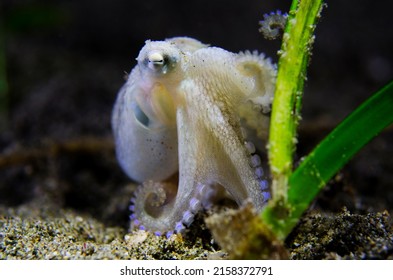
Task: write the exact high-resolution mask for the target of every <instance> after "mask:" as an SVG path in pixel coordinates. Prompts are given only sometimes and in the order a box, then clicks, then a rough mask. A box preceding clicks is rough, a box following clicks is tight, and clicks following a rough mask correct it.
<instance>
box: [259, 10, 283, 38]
mask: <svg viewBox="0 0 393 280" xmlns="http://www.w3.org/2000/svg"><path fill="white" fill-rule="evenodd" d="M287 18H288V14H287V13H284V14H283V13H282V12H281V11H280V10H277V11H276V12H271V13H270V14H264V15H263V20H261V21H260V22H259V24H260V25H261V28H259V32H261V33H262V34H263V36H264V37H265V38H266V39H269V40H273V39H276V38H277V37H278V36H279V35H280V33H281V31H283V30H284V28H285V24H286V22H287Z"/></svg>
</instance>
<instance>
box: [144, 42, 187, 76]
mask: <svg viewBox="0 0 393 280" xmlns="http://www.w3.org/2000/svg"><path fill="white" fill-rule="evenodd" d="M137 61H138V65H139V68H140V69H141V71H142V74H148V75H153V76H154V77H160V76H167V75H170V74H174V73H176V72H178V70H179V68H180V67H179V65H180V63H181V52H180V50H179V48H178V47H177V46H176V44H174V43H171V42H165V41H164V42H163V41H150V40H148V41H146V44H145V46H144V47H143V48H142V50H141V51H140V53H139V56H138V58H137Z"/></svg>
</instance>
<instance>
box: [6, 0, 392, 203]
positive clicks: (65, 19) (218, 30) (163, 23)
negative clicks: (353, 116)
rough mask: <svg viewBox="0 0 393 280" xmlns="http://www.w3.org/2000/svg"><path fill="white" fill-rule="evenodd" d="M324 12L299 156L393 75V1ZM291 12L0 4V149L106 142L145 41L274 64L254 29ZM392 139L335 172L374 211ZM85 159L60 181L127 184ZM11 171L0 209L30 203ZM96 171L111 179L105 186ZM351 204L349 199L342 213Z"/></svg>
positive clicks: (247, 6) (271, 49) (188, 4)
mask: <svg viewBox="0 0 393 280" xmlns="http://www.w3.org/2000/svg"><path fill="white" fill-rule="evenodd" d="M327 4H328V7H327V8H325V9H324V11H323V13H322V19H321V21H320V22H319V24H318V26H317V29H316V41H315V45H314V48H313V55H312V59H311V64H310V68H309V75H308V80H307V83H306V89H305V97H304V103H303V121H302V127H301V130H300V144H299V148H298V153H297V156H298V157H300V156H302V155H304V154H305V153H306V152H307V151H309V150H310V149H311V148H312V147H313V146H314V145H315V144H316V143H317V142H318V141H319V140H320V139H322V137H323V136H324V135H326V133H327V132H328V131H329V130H330V129H331V128H333V127H334V126H335V125H336V124H337V123H338V122H339V121H340V120H342V118H343V117H345V116H346V115H347V114H348V113H349V112H350V111H352V110H353V109H354V108H355V107H356V106H357V105H359V104H360V103H361V102H362V101H363V100H365V99H366V98H367V97H368V96H370V95H371V94H372V93H373V92H374V91H376V90H377V89H379V88H380V87H381V86H383V85H385V84H386V83H387V82H388V81H390V80H391V79H392V77H393V51H392V50H393V32H392V26H393V17H392V15H391V14H392V11H393V1H371V0H365V1H364V0H363V1H356V0H351V1H339V0H332V1H327ZM289 5H290V1H288V0H287V1H273V0H271V1H266V0H265V1H263V0H243V1H227V0H226V1H224V0H218V1H212V0H199V1H154V0H144V1H130V0H118V1H104V0H98V1H87V0H80V1H76V0H75V1H66V0H64V1H60V0H58V1H49V0H48V1H44V0H40V1H39V0H36V1H34V0H19V1H18V0H15V1H11V0H2V1H1V3H0V12H1V14H0V21H1V24H2V27H3V29H2V30H3V32H2V35H3V36H2V37H3V39H4V40H3V42H2V43H4V44H3V48H2V49H1V50H0V51H1V52H3V53H4V55H5V58H6V75H7V76H6V77H7V82H8V101H9V102H8V105H7V107H6V108H7V112H6V113H4V112H3V118H4V119H5V120H6V121H5V127H4V128H3V130H2V133H1V135H0V148H1V149H2V150H3V153H6V152H7V151H9V150H13V149H16V148H18V147H35V146H37V145H43V143H45V141H47V140H48V139H50V140H51V141H64V140H67V139H75V138H78V137H81V136H94V137H110V135H111V131H110V114H111V110H112V106H113V103H114V100H115V97H116V94H117V91H118V89H119V88H120V86H121V85H122V83H123V82H124V80H123V76H124V72H128V71H130V69H131V68H132V67H133V66H134V64H135V58H136V56H137V55H138V52H139V50H140V48H141V47H142V46H143V44H144V41H145V40H147V39H152V40H161V39H164V38H169V37H172V36H190V37H194V38H197V39H199V40H201V41H202V42H204V43H209V44H211V45H212V46H219V47H222V48H225V49H227V50H230V51H233V52H238V51H241V50H247V49H248V50H254V49H257V50H259V51H261V52H265V53H266V54H267V55H268V56H271V57H272V58H273V60H274V61H277V57H276V52H277V50H278V49H279V46H280V42H279V40H276V41H268V40H265V39H264V38H263V37H262V35H261V34H260V33H259V32H258V28H259V26H258V21H259V20H261V19H263V14H264V13H269V12H271V11H275V10H277V9H280V10H282V11H287V10H288V9H289ZM392 109H393V108H392ZM392 139H393V136H392V131H391V129H390V130H389V131H387V132H384V133H383V135H381V136H380V137H378V138H377V139H375V140H374V141H373V142H372V143H371V144H370V145H369V146H368V147H367V148H366V149H364V151H362V152H361V153H360V154H359V155H358V156H356V158H355V159H354V160H353V161H352V162H351V164H350V165H349V166H348V167H347V168H346V169H345V170H344V171H343V172H344V173H345V178H347V179H346V180H347V181H348V182H349V183H347V184H346V188H348V186H350V187H351V186H353V185H354V186H355V188H354V189H355V190H356V191H354V192H356V193H358V192H361V193H362V194H364V196H365V197H370V199H371V198H372V199H374V198H381V197H382V200H383V201H382V202H381V201H379V200H372V201H371V202H367V201H368V200H367V198H364V199H363V200H362V201H366V202H367V203H368V204H367V205H368V207H371V208H373V209H380V208H384V207H385V208H386V207H388V205H392V204H393V194H392V193H393V192H392V191H390V192H389V190H391V186H392V182H393V179H392V176H393V175H392V173H393V166H392V165H393V164H392V160H391V158H392V157H393V152H392V147H391V143H392ZM15 147H16V148H15ZM89 160H91V159H87V160H86V159H85V161H83V158H82V159H81V158H77V159H73V161H67V163H61V164H59V166H60V167H59V168H58V170H57V171H56V174H57V175H56V176H57V177H56V178H60V179H61V180H62V181H61V184H63V185H64V184H68V185H78V184H80V185H83V184H86V185H88V183H86V182H89V180H90V179H81V178H79V177H77V178H76V179H75V178H74V177H75V176H76V175H75V174H79V173H80V169H86V170H87V171H86V172H87V173H88V172H90V176H92V177H97V176H98V174H99V176H98V177H99V178H98V179H97V178H93V179H91V180H94V182H95V183H96V185H97V186H102V185H103V183H102V181H104V182H105V183H107V184H108V185H110V184H120V183H119V182H126V181H127V179H126V178H125V177H124V175H122V173H121V172H120V171H119V170H118V167H117V166H116V165H115V164H113V165H111V166H110V167H108V166H106V165H105V166H99V167H97V166H93V167H91V166H90V167H89V168H87V167H86V166H88V165H89V164H90V165H91V163H90V161H89ZM112 163H113V162H111V164H112ZM95 164H97V163H95ZM13 168H14V167H13ZM67 168H68V169H67ZM97 168H98V171H97ZM100 168H101V169H100ZM64 169H65V170H66V171H64ZM93 169H94V170H93ZM113 169H115V170H113ZM35 170H37V169H35ZM38 170H41V169H39V168H38ZM59 170H60V171H59ZM11 171H12V172H11ZM11 171H10V170H9V169H6V170H5V171H4V172H2V173H0V176H2V178H3V183H2V184H1V185H0V191H2V193H3V194H2V198H0V203H4V204H10V205H11V204H17V203H22V202H23V201H25V200H26V199H27V198H26V197H27V196H26V195H24V196H23V199H16V200H15V199H11V198H10V197H11V196H20V195H21V194H22V193H28V194H31V191H27V189H29V188H30V187H31V186H30V185H29V184H30V183H28V182H30V181H32V180H35V179H34V178H35V177H36V176H38V175H37V174H40V173H39V172H38V171H37V172H36V173H34V172H33V173H31V172H30V173H29V172H27V171H26V168H25V167H24V169H23V168H20V169H12V170H11ZM51 172H52V171H51ZM49 173H50V172H49ZM59 174H60V175H59ZM103 174H111V175H110V176H109V175H108V176H107V178H101V177H105V175H103ZM113 174H115V175H113ZM52 175H53V174H52ZM84 176H87V175H84ZM82 177H83V176H82ZM119 177H121V179H118V178H119ZM83 178H84V177H83ZM83 180H87V181H86V182H85V181H83ZM11 182H12V183H11ZM84 182H85V183H84ZM26 184H27V185H28V186H26ZM89 184H90V183H89ZM10 185H12V188H11V187H10ZM21 185H23V187H21ZM93 185H94V184H93ZM16 186H18V187H16ZM89 186H90V185H89ZM108 188H109V187H108ZM70 189H71V191H70ZM79 189H80V188H78V190H79ZM346 190H347V189H344V192H346ZM341 191H342V190H341ZM66 192H68V193H70V192H71V193H72V195H73V196H74V197H73V198H74V200H75V197H78V196H77V195H76V194H75V193H76V192H77V191H76V189H75V187H68V188H67V191H66ZM97 192H98V193H99V191H97ZM349 192H351V191H349ZM352 192H353V190H352ZM84 195H85V193H84ZM68 196H69V197H71V196H70V195H68ZM102 196H104V195H102ZM79 199H80V200H82V202H79V203H80V205H82V204H83V203H85V205H86V201H85V200H86V199H87V198H81V197H79ZM83 199H85V200H83ZM66 201H67V199H66ZM356 201H357V200H356V199H352V198H351V199H349V198H346V200H345V201H344V202H343V203H342V204H340V205H339V206H343V205H348V204H350V205H352V204H353V205H355V204H356ZM351 203H352V204H351ZM66 204H67V203H66ZM70 205H71V206H75V205H78V203H75V202H72V203H71V202H69V203H68V206H70ZM80 205H79V206H80ZM75 207H76V206H75ZM354 208H356V207H355V206H354Z"/></svg>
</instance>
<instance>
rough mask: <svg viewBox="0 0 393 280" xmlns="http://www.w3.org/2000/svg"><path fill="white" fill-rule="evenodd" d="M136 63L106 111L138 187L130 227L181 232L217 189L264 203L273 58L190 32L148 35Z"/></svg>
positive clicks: (258, 204)
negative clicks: (192, 35)
mask: <svg viewBox="0 0 393 280" xmlns="http://www.w3.org/2000/svg"><path fill="white" fill-rule="evenodd" d="M136 60H137V65H136V66H135V67H134V68H133V69H132V71H131V73H130V74H129V75H128V79H127V81H126V83H125V84H124V85H123V87H122V88H121V89H120V91H119V93H118V96H117V99H116V102H115V105H114V109H113V115H112V128H113V133H114V140H115V147H116V148H115V150H116V156H117V159H118V162H119V164H120V166H121V168H122V169H123V171H124V172H125V173H126V174H127V175H128V176H129V177H130V178H131V179H132V180H134V181H136V182H139V183H140V184H141V185H140V186H139V187H138V189H137V190H136V191H135V193H134V196H133V197H132V198H131V205H130V210H131V212H132V213H131V215H130V219H131V228H139V229H143V230H148V231H150V232H153V233H155V234H156V235H166V236H170V235H172V234H173V233H182V232H184V230H185V229H186V228H187V227H188V226H189V225H190V224H191V223H192V222H193V219H194V216H195V214H196V213H197V212H198V211H201V210H202V209H203V208H204V207H209V206H210V205H211V204H212V202H213V197H214V196H215V195H217V194H218V193H225V194H226V195H227V196H230V197H231V198H232V199H233V200H234V201H235V202H236V203H237V204H238V205H242V204H244V203H245V202H251V203H252V204H253V206H254V207H255V208H256V209H257V210H261V209H262V208H263V207H264V205H265V204H266V202H267V200H268V199H269V196H270V194H269V190H268V182H267V181H268V177H267V175H266V174H265V173H264V168H262V163H261V158H260V156H259V154H258V153H259V152H260V151H262V150H263V148H264V145H265V141H266V135H267V132H268V126H269V116H268V113H269V111H270V107H271V103H272V99H273V93H274V88H275V79H276V66H275V64H273V63H272V62H271V60H270V59H268V58H266V57H265V56H264V55H263V54H258V53H257V52H249V51H246V52H241V53H232V52H229V51H226V50H224V49H222V48H219V47H210V46H209V45H206V44H203V43H201V42H199V41H198V40H195V39H192V38H189V37H175V38H170V39H166V40H164V41H150V40H147V41H146V42H145V45H144V46H143V48H142V49H141V51H140V53H139V55H138V57H137V59H136ZM174 174H178V175H177V177H176V178H177V179H176V182H173V181H171V180H169V178H173V177H174V176H176V175H174Z"/></svg>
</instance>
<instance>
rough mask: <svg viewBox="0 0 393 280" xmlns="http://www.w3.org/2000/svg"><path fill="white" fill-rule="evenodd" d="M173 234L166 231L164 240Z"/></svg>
mask: <svg viewBox="0 0 393 280" xmlns="http://www.w3.org/2000/svg"><path fill="white" fill-rule="evenodd" d="M173 234H174V232H173V231H168V232H167V233H166V234H165V237H166V238H170V237H171V236H172V235H173Z"/></svg>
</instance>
